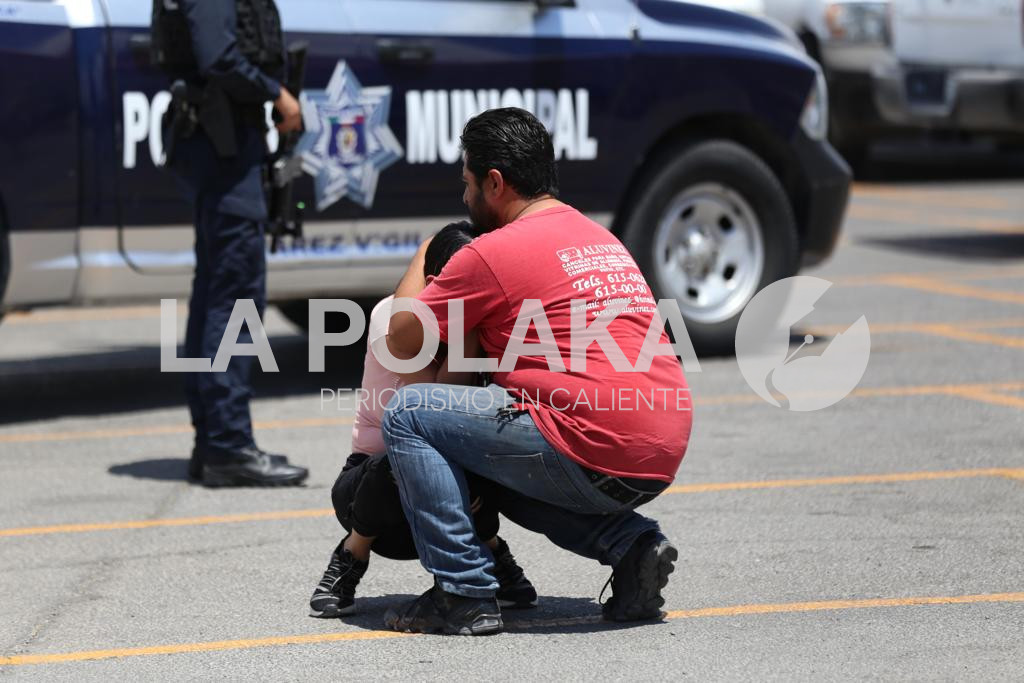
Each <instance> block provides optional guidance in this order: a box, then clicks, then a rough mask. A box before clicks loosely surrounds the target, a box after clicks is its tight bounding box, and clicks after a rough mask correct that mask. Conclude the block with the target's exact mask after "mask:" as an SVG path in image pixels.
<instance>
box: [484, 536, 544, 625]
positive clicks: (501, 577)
mask: <svg viewBox="0 0 1024 683" xmlns="http://www.w3.org/2000/svg"><path fill="white" fill-rule="evenodd" d="M492 554H493V555H494V573H495V574H496V575H497V577H498V592H497V594H496V595H495V596H494V597H495V598H497V600H498V606H499V607H508V608H510V609H526V608H528V607H536V606H537V590H536V589H535V588H534V587H533V584H532V583H530V580H529V579H527V578H526V574H524V573H523V568H522V567H520V566H519V565H518V564H517V563H516V558H514V557H512V552H511V551H510V550H509V549H508V543H505V540H504V539H503V538H501V537H500V536H499V537H498V547H497V549H495V550H494V551H492Z"/></svg>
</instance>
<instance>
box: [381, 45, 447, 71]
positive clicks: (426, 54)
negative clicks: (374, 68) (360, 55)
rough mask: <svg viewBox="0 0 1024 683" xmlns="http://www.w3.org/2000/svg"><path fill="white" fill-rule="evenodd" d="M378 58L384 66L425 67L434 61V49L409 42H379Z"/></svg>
mask: <svg viewBox="0 0 1024 683" xmlns="http://www.w3.org/2000/svg"><path fill="white" fill-rule="evenodd" d="M377 57H378V58H379V59H380V61H381V63H382V64H406V65H424V66H425V65H427V64H430V63H431V62H433V61H434V48H432V47H430V46H429V45H424V44H422V43H416V42H412V41H407V40H388V39H386V40H378V41H377Z"/></svg>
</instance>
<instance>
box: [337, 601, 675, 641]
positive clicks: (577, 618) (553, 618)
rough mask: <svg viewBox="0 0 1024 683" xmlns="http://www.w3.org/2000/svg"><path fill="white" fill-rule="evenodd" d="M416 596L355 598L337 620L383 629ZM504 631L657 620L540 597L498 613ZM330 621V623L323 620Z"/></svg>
mask: <svg viewBox="0 0 1024 683" xmlns="http://www.w3.org/2000/svg"><path fill="white" fill-rule="evenodd" d="M416 597H418V596H417V595H412V594H409V595H405V594H398V593H392V594H390V595H380V596H373V597H358V598H356V607H357V608H358V609H359V612H358V613H357V614H354V615H352V616H349V617H342V618H341V619H340V621H341V622H342V623H344V624H348V625H350V626H356V627H359V628H362V629H366V630H369V631H380V630H387V626H385V625H384V615H385V614H386V613H387V611H388V610H389V609H391V608H396V609H397V608H401V607H402V606H403V605H405V604H407V603H409V602H410V601H412V600H414V599H415V598H416ZM501 616H502V619H503V621H504V622H505V630H506V631H510V632H514V633H536V634H553V633H587V632H591V631H608V630H621V629H627V628H636V627H640V626H650V625H651V624H657V623H660V622H658V621H641V622H628V623H615V622H607V621H602V620H601V606H600V605H598V604H597V602H595V601H594V600H593V599H592V598H569V597H553V596H546V595H541V596H540V601H539V604H538V606H537V607H536V608H535V609H524V610H511V609H506V610H503V611H502V614H501ZM324 621H328V622H330V621H331V620H326V619H325V620H324Z"/></svg>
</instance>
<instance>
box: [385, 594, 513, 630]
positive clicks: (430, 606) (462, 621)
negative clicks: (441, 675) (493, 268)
mask: <svg viewBox="0 0 1024 683" xmlns="http://www.w3.org/2000/svg"><path fill="white" fill-rule="evenodd" d="M384 623H385V624H386V625H387V627H388V628H390V629H392V630H393V631H402V632H404V633H443V634H445V635H451V636H486V635H491V634H492V633H500V632H501V629H502V623H501V608H499V607H498V602H497V600H495V599H494V598H466V597H463V596H461V595H453V594H452V593H446V592H444V591H443V590H441V587H440V586H438V585H437V584H436V583H435V584H434V586H433V588H431V589H430V590H428V591H427V592H426V593H424V594H423V595H421V596H420V597H418V598H416V599H415V600H413V601H412V602H410V603H409V604H407V605H405V606H404V607H402V608H401V609H399V610H395V609H389V610H388V612H387V614H386V615H384Z"/></svg>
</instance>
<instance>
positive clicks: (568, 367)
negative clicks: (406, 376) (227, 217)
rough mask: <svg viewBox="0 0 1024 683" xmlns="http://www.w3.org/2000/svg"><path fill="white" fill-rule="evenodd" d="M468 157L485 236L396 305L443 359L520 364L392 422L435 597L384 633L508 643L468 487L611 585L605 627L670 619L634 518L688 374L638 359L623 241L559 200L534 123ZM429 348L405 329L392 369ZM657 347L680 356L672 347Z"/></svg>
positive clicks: (469, 151)
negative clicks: (408, 306)
mask: <svg viewBox="0 0 1024 683" xmlns="http://www.w3.org/2000/svg"><path fill="white" fill-rule="evenodd" d="M462 149H463V182H464V183H465V191H464V195H463V201H464V202H465V203H466V205H467V206H468V208H469V213H470V217H471V218H472V220H473V222H474V223H475V224H476V225H477V226H478V227H479V228H480V229H481V230H482V231H483V232H484V234H483V235H481V236H480V237H478V238H477V239H475V240H474V241H473V242H472V243H471V244H469V245H468V246H466V247H464V248H463V249H462V250H460V251H459V252H458V253H457V254H455V256H454V257H453V258H452V259H451V261H450V262H449V263H448V265H447V266H446V267H445V268H444V270H443V271H442V272H441V274H440V276H438V277H437V278H436V279H434V280H433V281H432V282H431V283H430V284H429V285H427V284H426V283H425V280H424V277H423V249H421V250H420V253H419V254H417V256H416V257H415V258H414V259H413V262H412V264H411V265H410V267H409V270H408V272H407V273H406V275H405V277H404V278H403V280H402V282H401V283H400V284H399V287H398V290H397V291H396V298H399V297H410V298H413V297H414V298H417V299H418V300H419V301H420V302H422V303H423V304H425V305H426V306H427V307H429V308H430V310H431V311H432V312H433V314H434V316H435V317H436V319H437V321H438V325H439V330H438V333H439V336H440V338H441V341H443V342H445V343H450V342H451V341H452V340H450V339H449V331H451V333H452V336H453V338H454V337H456V336H461V334H462V333H463V331H466V332H469V331H475V332H476V333H477V334H478V335H479V339H480V343H481V345H482V347H483V350H484V353H485V355H486V356H487V357H488V358H489V359H501V358H503V357H504V356H505V354H506V351H507V350H510V349H512V350H515V351H516V353H517V354H518V359H516V360H515V362H514V366H512V365H511V364H505V365H501V366H498V361H497V360H493V361H492V363H493V365H492V367H491V368H490V369H491V370H492V371H494V374H493V382H494V383H493V384H491V385H490V386H488V387H482V388H471V387H465V386H453V385H444V384H421V385H416V386H409V387H406V388H404V389H402V390H401V392H400V393H399V394H398V395H397V396H396V397H395V398H394V399H393V400H392V401H391V402H390V404H389V405H388V408H387V410H386V411H385V415H384V419H383V423H382V430H383V435H384V441H385V444H386V445H387V451H388V458H389V460H390V462H391V465H392V469H393V471H394V473H395V477H396V480H397V482H398V487H399V492H400V495H401V499H402V505H403V509H404V511H405V515H406V517H407V519H408V520H409V524H410V527H411V529H412V535H413V538H414V541H415V543H416V548H417V551H418V553H419V556H420V561H421V562H422V563H423V565H424V567H425V568H426V569H427V570H428V571H429V572H430V573H431V574H433V575H434V579H435V582H434V586H433V587H432V588H431V589H430V590H428V591H427V592H426V593H424V594H423V595H422V596H420V597H419V598H417V599H416V600H415V601H413V602H412V603H411V604H409V605H407V606H405V607H403V608H402V609H400V610H394V611H392V612H390V613H389V614H388V615H387V617H386V622H387V624H388V626H389V627H390V628H393V629H395V630H399V631H412V632H435V633H450V634H463V635H480V634H486V633H494V632H497V631H500V630H501V629H502V621H501V612H500V609H499V607H498V605H497V602H496V601H495V597H494V595H495V590H496V589H497V588H498V582H497V580H496V578H495V572H494V561H493V558H492V555H491V552H490V551H489V549H488V548H487V547H486V545H485V544H483V543H481V541H480V539H479V538H478V537H477V535H476V534H475V533H474V527H473V519H472V514H471V510H470V499H469V494H468V487H467V484H466V473H467V472H472V473H476V474H478V475H480V476H483V477H486V478H488V479H491V480H493V481H495V482H497V483H499V484H501V485H502V486H504V487H505V489H506V494H505V495H506V498H507V499H505V500H502V501H501V506H502V511H503V512H504V514H505V515H506V516H507V517H509V518H510V519H511V520H512V521H514V522H516V523H518V524H520V525H522V526H525V527H527V528H529V529H531V530H533V531H537V532H540V533H543V534H545V535H547V536H548V538H549V539H551V540H552V541H553V542H554V543H556V544H558V545H559V546H561V547H563V548H566V549H567V550H570V551H572V552H575V553H578V554H580V555H583V556H585V557H589V558H593V559H596V560H598V561H600V562H601V563H602V564H605V565H609V566H611V567H612V568H613V578H612V596H611V598H610V599H609V600H608V601H607V602H606V603H605V604H604V606H603V614H604V617H605V618H606V619H610V620H616V621H632V620H641V619H653V618H659V617H660V616H661V607H662V605H663V604H664V599H663V598H662V596H661V590H662V588H664V586H665V585H666V584H667V581H668V574H669V573H670V572H671V571H672V569H673V563H674V561H675V560H676V558H677V551H676V549H675V548H674V547H673V546H672V545H671V543H669V541H668V539H667V538H665V536H664V535H663V534H662V533H661V531H660V529H659V527H658V524H657V522H655V521H654V520H652V519H648V518H646V517H643V516H641V515H639V514H637V513H636V512H635V511H634V509H635V508H636V507H638V506H640V505H642V504H644V503H647V502H649V501H650V500H652V499H653V498H654V497H655V496H657V495H658V494H659V493H660V492H661V491H663V490H664V489H665V488H666V487H667V486H668V485H669V483H670V482H671V481H672V479H673V477H674V476H675V473H676V470H677V468H678V467H679V463H680V461H681V460H682V458H683V454H684V452H685V450H686V446H687V442H688V440H689V435H690V425H691V413H690V411H689V403H688V401H686V400H684V402H683V404H682V405H681V404H680V398H679V397H680V393H681V392H682V393H683V394H685V392H686V381H685V379H684V377H683V371H682V367H681V365H680V362H679V360H678V359H677V358H676V357H675V356H674V355H664V354H661V355H657V354H649V353H648V354H641V349H642V348H645V344H644V342H645V339H646V337H647V334H648V330H649V329H650V328H651V327H652V321H653V320H654V317H655V316H656V315H657V313H656V309H655V302H654V300H653V298H652V294H651V291H650V289H649V288H648V287H647V284H646V282H645V281H644V278H643V275H642V274H641V273H640V270H639V269H638V268H637V266H636V263H635V262H634V261H633V259H632V258H631V257H630V255H629V253H628V252H627V251H626V249H625V248H624V247H623V246H622V244H621V243H620V242H619V240H618V239H616V238H615V236H614V235H612V234H611V233H609V232H608V231H607V230H605V229H604V228H602V227H601V226H599V225H598V224H596V223H594V222H593V221H591V220H589V219H587V218H586V217H585V216H583V215H582V214H581V213H579V212H578V211H576V210H575V209H574V208H572V207H571V206H568V205H566V204H563V203H562V202H560V201H559V200H558V199H557V198H556V197H557V192H558V188H557V184H558V183H557V175H556V169H555V161H554V153H553V149H552V143H551V138H550V136H549V135H548V133H547V131H546V130H545V129H544V126H543V125H542V124H541V123H540V122H539V121H538V120H537V119H536V118H534V117H533V116H532V115H531V114H529V113H528V112H526V111H523V110H521V109H513V108H508V109H497V110H492V111H488V112H485V113H483V114H481V115H479V116H477V117H476V118H474V119H472V120H471V121H470V122H469V123H468V124H467V125H466V128H465V130H464V131H463V135H462ZM449 300H462V305H463V312H464V316H463V325H462V327H461V329H460V328H459V327H458V326H454V327H452V326H451V323H452V321H451V320H450V319H449V305H448V302H449ZM531 321H532V322H531ZM517 323H518V324H517ZM584 325H585V328H586V331H585V332H582V333H581V332H580V330H581V329H583V326H584ZM574 326H575V327H576V329H577V332H576V333H575V336H576V337H577V339H575V345H574V339H573V337H574V333H573V327H574ZM602 328H603V329H606V330H607V333H608V334H607V336H610V337H611V340H612V341H613V342H614V343H608V340H607V339H606V338H602V339H601V340H600V342H598V341H593V340H591V339H588V338H586V336H587V335H588V334H590V335H592V336H594V337H601V336H602V335H601V334H600V330H601V329H602ZM658 331H659V330H658V328H657V326H655V332H658ZM424 336H425V335H424V328H423V324H422V323H421V321H420V319H419V318H418V317H417V316H416V315H414V314H413V313H411V312H399V313H395V314H393V316H392V318H391V325H390V328H389V334H388V337H387V346H388V349H389V350H390V352H391V353H392V354H393V355H394V356H395V357H397V358H401V359H409V358H414V357H416V356H417V354H419V353H420V350H421V347H422V344H423V341H424ZM455 341H457V340H455ZM656 341H660V343H661V345H662V346H661V347H660V348H661V349H662V350H668V349H670V347H669V346H668V338H667V335H665V333H664V332H663V331H661V333H660V335H659V337H658V338H656ZM510 342H511V345H510ZM649 344H650V345H653V344H652V343H651V342H649ZM669 354H671V351H670V350H669ZM641 355H646V356H647V358H646V363H645V362H644V359H643V358H640V356H641ZM652 356H653V357H652ZM638 359H639V360H640V362H639V364H638V362H637V361H638ZM495 366H497V367H495ZM633 366H636V371H633ZM645 366H646V367H645Z"/></svg>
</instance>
